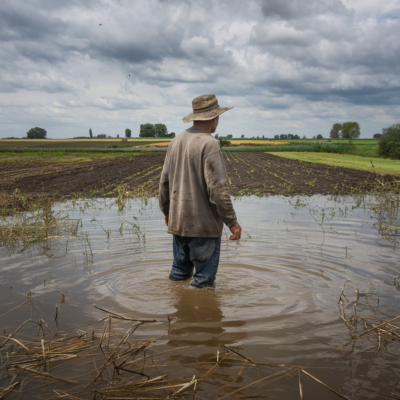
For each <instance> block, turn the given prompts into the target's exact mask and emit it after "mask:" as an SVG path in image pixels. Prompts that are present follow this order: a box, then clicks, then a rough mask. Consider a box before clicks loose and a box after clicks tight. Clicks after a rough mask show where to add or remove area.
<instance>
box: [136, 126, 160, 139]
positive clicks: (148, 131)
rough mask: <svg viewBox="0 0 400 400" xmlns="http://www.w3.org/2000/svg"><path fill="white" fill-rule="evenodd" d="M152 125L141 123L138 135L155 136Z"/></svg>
mask: <svg viewBox="0 0 400 400" xmlns="http://www.w3.org/2000/svg"><path fill="white" fill-rule="evenodd" d="M155 134H156V132H155V130H154V125H152V124H141V125H140V133H139V136H140V137H155Z"/></svg>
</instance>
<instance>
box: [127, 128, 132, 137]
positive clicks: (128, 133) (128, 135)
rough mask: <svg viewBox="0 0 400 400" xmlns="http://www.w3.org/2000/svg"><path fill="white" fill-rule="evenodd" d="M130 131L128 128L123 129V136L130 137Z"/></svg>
mask: <svg viewBox="0 0 400 400" xmlns="http://www.w3.org/2000/svg"><path fill="white" fill-rule="evenodd" d="M131 135H132V131H131V130H130V129H128V128H126V129H125V137H131Z"/></svg>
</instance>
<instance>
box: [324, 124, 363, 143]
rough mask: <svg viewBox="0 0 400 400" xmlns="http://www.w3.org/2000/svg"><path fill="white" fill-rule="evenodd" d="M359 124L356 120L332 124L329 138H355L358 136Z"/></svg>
mask: <svg viewBox="0 0 400 400" xmlns="http://www.w3.org/2000/svg"><path fill="white" fill-rule="evenodd" d="M360 133H361V131H360V125H359V124H358V122H345V123H343V124H339V123H336V124H333V126H332V129H331V132H330V135H329V136H330V138H331V139H349V140H352V139H357V138H358V137H360Z"/></svg>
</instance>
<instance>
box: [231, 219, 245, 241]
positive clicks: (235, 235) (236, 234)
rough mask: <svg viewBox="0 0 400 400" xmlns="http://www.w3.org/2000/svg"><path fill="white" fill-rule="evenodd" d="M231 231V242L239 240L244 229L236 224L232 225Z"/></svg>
mask: <svg viewBox="0 0 400 400" xmlns="http://www.w3.org/2000/svg"><path fill="white" fill-rule="evenodd" d="M229 230H230V231H231V233H232V236H231V237H230V238H229V239H230V240H239V239H240V236H241V234H242V228H241V227H240V225H239V224H238V223H237V222H236V223H235V225H232V226H231V227H230V228H229Z"/></svg>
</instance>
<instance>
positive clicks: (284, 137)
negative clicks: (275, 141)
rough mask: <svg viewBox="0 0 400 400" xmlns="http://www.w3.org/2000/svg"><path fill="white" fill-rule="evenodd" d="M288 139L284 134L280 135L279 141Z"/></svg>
mask: <svg viewBox="0 0 400 400" xmlns="http://www.w3.org/2000/svg"><path fill="white" fill-rule="evenodd" d="M287 138H288V135H285V134H284V133H282V134H281V135H280V139H287Z"/></svg>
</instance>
